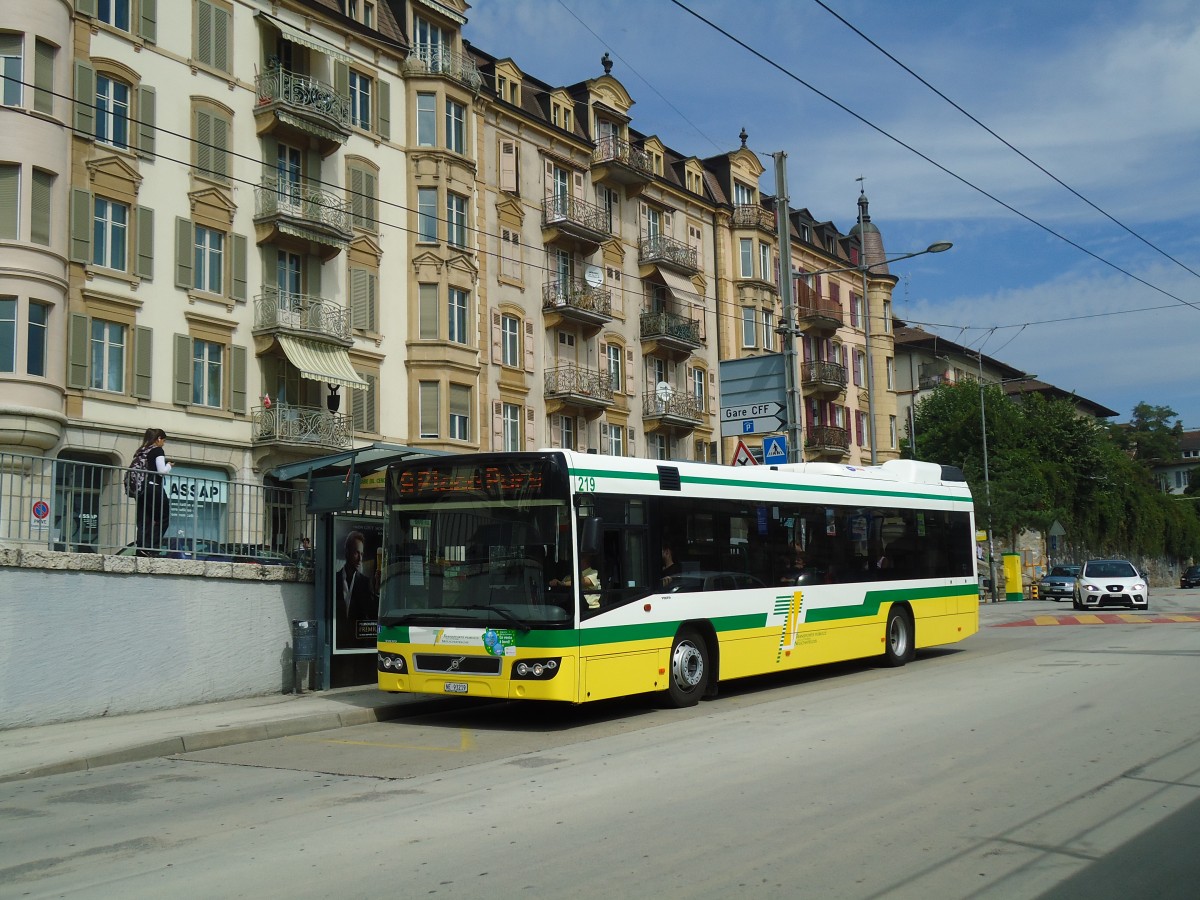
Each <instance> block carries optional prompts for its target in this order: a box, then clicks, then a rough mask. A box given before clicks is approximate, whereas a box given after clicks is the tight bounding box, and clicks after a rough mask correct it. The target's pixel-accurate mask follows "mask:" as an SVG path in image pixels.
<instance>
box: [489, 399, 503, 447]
mask: <svg viewBox="0 0 1200 900" xmlns="http://www.w3.org/2000/svg"><path fill="white" fill-rule="evenodd" d="M492 449H493V450H503V449H504V404H503V403H501V402H500V401H499V400H493V401H492Z"/></svg>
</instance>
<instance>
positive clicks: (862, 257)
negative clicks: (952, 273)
mask: <svg viewBox="0 0 1200 900" xmlns="http://www.w3.org/2000/svg"><path fill="white" fill-rule="evenodd" d="M862 210H863V205H862V204H861V203H860V204H859V207H858V223H859V224H858V260H859V262H858V265H857V266H842V267H841V268H837V269H820V270H818V271H816V272H803V273H800V274H803V275H805V276H808V277H811V278H815V277H816V276H818V275H837V274H838V273H841V272H859V273H861V275H862V292H863V304H864V307H865V308H864V312H865V316H864V322H863V355H864V357H865V360H866V365H867V439H868V440H869V441H870V442H871V465H876V464H877V463H878V461H879V455H878V452H877V450H876V446H875V445H876V441H875V371H874V369H873V368H872V367H871V300H870V297H869V295H868V293H867V290H868V287H867V275H868V274H869V273H870V271H871V269H873V268H875V267H876V266H885V265H888V264H889V263H894V262H899V261H900V260H902V259H912V258H913V257H914V256H924V255H925V254H926V253H944V252H945V251H947V250H949V249H950V248H951V247H953V246H954V245H953V244H952V243H950V242H949V241H937V242H935V243H932V244H930V245H929V246H928V247H926V248H925V249H924V250H917V251H915V252H913V253H901V254H900V255H899V256H893V257H890V258H887V259H881V260H877V261H876V262H873V263H868V262H867V261H866V256H867V252H866V249H867V248H866V242H865V241H864V240H863V235H864V234H865V229H864V228H863V211H862ZM780 329H781V330H786V332H787V334H789V335H796V334H797V333H798V329H797V328H796V327H795V325H794V324H793V323H792V321H791V317H790V316H789V317H788V321H787V322H786V323H785V324H784V325H781V326H780ZM787 364H788V367H789V369H790V368H791V366H792V364H793V361H792V360H788V363H787ZM789 415H791V412H790V410H789Z"/></svg>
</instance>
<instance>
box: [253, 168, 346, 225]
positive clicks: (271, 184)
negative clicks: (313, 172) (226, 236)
mask: <svg viewBox="0 0 1200 900" xmlns="http://www.w3.org/2000/svg"><path fill="white" fill-rule="evenodd" d="M254 201H255V202H254V215H255V217H256V218H264V217H271V216H288V217H291V218H294V219H299V220H301V221H303V222H306V223H309V224H312V225H317V226H323V227H324V228H327V229H329V230H331V231H333V232H336V233H338V234H339V235H341V236H344V237H345V238H346V239H347V240H349V238H350V236H351V231H350V208H349V207H350V205H349V203H347V202H346V199H345V198H344V197H339V196H338V195H337V194H333V193H330V192H329V191H327V190H325V189H324V186H323V185H322V184H321V183H320V182H316V181H308V180H306V179H303V178H300V179H296V180H292V179H290V178H281V177H280V176H279V174H278V173H276V172H272V173H270V174H268V175H264V176H263V180H262V183H261V184H259V185H257V186H256V187H255V189H254Z"/></svg>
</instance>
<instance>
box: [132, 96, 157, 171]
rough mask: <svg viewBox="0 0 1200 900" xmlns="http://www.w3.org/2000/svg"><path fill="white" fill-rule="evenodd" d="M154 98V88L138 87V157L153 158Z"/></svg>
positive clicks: (154, 132) (154, 131)
mask: <svg viewBox="0 0 1200 900" xmlns="http://www.w3.org/2000/svg"><path fill="white" fill-rule="evenodd" d="M155 102H156V96H155V93H154V88H152V87H144V86H143V87H139V88H138V109H137V114H138V155H139V156H144V157H153V156H154V146H155V145H154V135H155V134H156V133H157V132H156V130H155V128H154V109H155Z"/></svg>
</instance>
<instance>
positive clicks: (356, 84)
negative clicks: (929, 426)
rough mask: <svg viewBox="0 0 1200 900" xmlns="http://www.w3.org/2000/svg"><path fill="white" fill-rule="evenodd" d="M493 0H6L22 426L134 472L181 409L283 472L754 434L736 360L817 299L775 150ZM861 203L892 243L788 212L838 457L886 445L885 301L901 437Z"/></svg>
mask: <svg viewBox="0 0 1200 900" xmlns="http://www.w3.org/2000/svg"><path fill="white" fill-rule="evenodd" d="M467 8H468V7H467V4H465V3H463V2H460V0H377V2H371V0H274V2H269V0H179V2H173V3H170V4H168V3H166V2H163V0H75V2H74V3H70V2H67V0H45V2H39V3H27V2H26V3H21V2H17V0H0V56H2V57H3V59H2V62H3V73H2V74H3V75H4V81H3V96H2V98H0V99H2V102H3V107H4V108H3V109H0V114H3V115H4V117H5V123H6V130H5V134H6V140H5V146H4V149H3V150H0V247H2V249H3V258H2V261H0V343H5V344H7V346H4V347H0V351H2V352H0V370H2V371H0V381H2V382H3V383H4V386H5V388H4V392H3V400H0V443H2V444H3V447H4V449H5V450H6V451H7V452H12V453H20V454H30V455H45V456H50V457H54V458H57V459H61V460H65V461H70V462H73V463H76V464H78V465H82V466H86V465H88V464H104V465H120V464H122V463H123V462H125V461H127V460H128V459H129V457H130V455H131V453H132V450H133V449H134V447H135V446H136V444H137V442H138V439H139V438H140V435H141V433H142V431H143V430H144V429H145V428H146V427H147V426H155V427H162V428H164V429H165V430H166V431H167V432H168V434H169V435H170V436H171V454H170V455H171V457H172V458H173V459H174V460H175V461H176V462H177V468H176V472H175V474H176V475H177V476H180V477H191V478H196V479H206V480H209V481H216V482H221V481H238V482H252V483H255V482H257V483H266V484H271V483H273V478H272V475H271V473H272V471H273V470H274V469H275V468H276V467H278V466H280V465H282V464H286V463H291V462H296V461H300V460H304V459H308V458H314V457H319V456H323V455H326V454H329V453H331V452H334V451H338V450H342V449H346V448H349V447H352V446H362V445H364V444H369V443H372V442H379V443H386V444H397V445H405V446H409V447H413V448H418V449H420V448H427V449H430V450H439V451H451V452H467V451H472V450H478V449H484V450H490V449H504V450H521V449H531V448H534V447H540V446H552V447H575V448H579V449H595V450H596V451H597V452H600V453H612V454H627V455H638V456H650V457H659V458H694V459H702V460H713V461H717V460H719V459H727V458H728V453H729V451H730V449H731V447H730V441H726V442H725V446H724V447H722V444H721V440H720V427H719V423H718V410H719V404H720V397H719V381H718V373H719V361H720V360H722V359H732V358H737V357H741V356H745V355H749V354H760V353H773V352H778V351H779V350H780V349H781V334H780V330H781V329H786V328H787V327H788V324H789V323H787V322H786V321H785V320H784V314H783V310H782V307H781V304H780V301H779V296H778V290H777V282H778V269H779V265H780V253H779V249H778V238H777V236H776V228H775V209H774V202H773V198H771V197H764V196H763V195H762V193H761V191H760V187H759V182H760V179H761V177H762V176H763V174H764V166H763V164H762V162H761V159H760V156H759V154H757V153H755V152H754V151H752V150H751V149H749V148H748V147H747V136H746V134H745V131H744V129H743V132H742V135H741V146H739V147H735V148H734V149H732V150H731V151H730V152H729V153H726V154H720V155H717V156H715V157H708V158H703V159H701V158H698V157H696V156H693V155H689V154H687V153H685V152H680V151H678V150H676V149H673V148H671V147H668V146H667V145H666V144H665V143H664V142H663V141H662V140H660V139H659V138H658V137H656V136H655V135H654V133H653V131H652V130H651V129H650V128H648V127H647V125H650V126H652V125H653V123H636V125H635V115H634V98H633V97H632V96H631V94H630V93H629V91H628V90H627V89H626V87H625V86H624V85H623V84H622V83H621V82H620V80H619V79H618V77H617V76H616V75H614V74H613V72H612V65H611V62H610V60H608V59H607V57H606V58H605V59H603V60H600V61H598V63H597V64H596V68H595V71H594V72H593V74H592V77H587V78H585V79H584V80H582V81H579V82H577V83H575V84H571V85H565V86H558V85H551V84H548V83H545V82H543V81H540V80H538V79H537V78H536V77H534V76H533V75H530V74H527V73H525V72H524V71H523V70H522V69H521V67H520V60H519V59H518V58H516V57H509V56H493V55H490V54H488V53H486V52H484V51H482V50H480V49H478V48H475V47H473V46H471V45H470V43H469V42H468V41H466V40H464V37H463V28H464V26H465V25H466V24H467V17H466V13H467ZM168 13H169V14H168ZM498 49H500V50H502V51H505V50H507V49H508V48H502V47H501V48H498ZM581 74H585V73H581ZM860 204H861V209H860V217H861V218H862V220H863V222H864V224H865V231H864V235H863V236H865V238H866V240H865V241H864V240H862V239H861V238H862V237H863V236H860V235H859V228H858V226H857V225H856V226H855V227H854V228H853V229H852V230H851V231H850V233H848V234H843V233H841V232H840V231H839V230H838V229H837V228H836V227H834V225H833V224H832V223H831V222H828V221H818V220H817V219H816V218H814V217H813V216H812V215H811V214H810V213H809V212H808V210H806V209H790V210H789V211H788V214H789V222H790V226H791V243H792V246H791V247H790V248H789V254H788V256H789V264H790V268H791V271H792V273H793V280H794V285H795V297H796V300H795V302H796V313H795V322H794V326H793V333H794V337H795V339H796V341H797V350H798V358H799V360H800V372H799V373H798V381H797V384H798V385H799V386H800V391H801V394H802V399H803V410H804V411H803V414H802V417H803V425H804V427H805V453H804V455H805V458H807V459H824V460H834V461H843V462H849V463H859V462H863V461H864V460H865V459H867V458H868V455H869V449H867V448H866V443H867V434H868V428H867V426H866V421H865V417H866V414H867V413H866V411H867V398H866V381H867V379H866V372H865V367H866V365H867V362H868V355H867V353H866V348H865V338H864V335H865V331H866V324H867V317H868V316H870V317H871V321H872V322H873V323H874V325H875V327H873V328H872V346H871V353H870V363H871V364H872V365H873V366H874V367H875V371H874V383H875V391H876V397H875V400H876V415H877V421H876V429H877V443H878V444H879V447H878V451H879V456H880V458H881V459H886V458H890V457H892V456H895V455H896V453H897V448H898V445H899V442H898V437H897V427H896V415H895V413H896V394H895V389H896V381H895V371H894V368H895V364H894V348H893V342H892V335H891V325H890V323H891V310H890V298H891V289H892V286H893V285H894V283H895V279H894V278H893V277H892V276H890V275H888V274H887V272H886V266H879V267H876V268H873V269H872V270H871V276H870V284H869V286H868V297H867V298H864V297H863V296H862V291H861V283H862V282H861V274H860V272H859V271H857V270H856V269H855V267H857V266H858V263H859V253H860V246H861V245H862V244H864V243H865V245H866V253H867V257H866V258H867V260H868V261H870V260H873V259H874V260H881V259H883V258H884V255H883V243H882V239H881V237H880V234H879V231H878V229H877V228H876V227H875V226H874V225H873V224H871V223H870V217H869V215H868V214H867V210H866V198H865V197H864V198H861V200H860ZM830 269H833V270H837V271H835V272H832V273H828V274H817V275H810V274H808V273H824V272H826V270H830ZM104 489H105V486H104V485H100V484H97V485H96V486H95V490H97V491H102V490H104ZM283 518H286V515H285V516H284V517H283Z"/></svg>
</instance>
